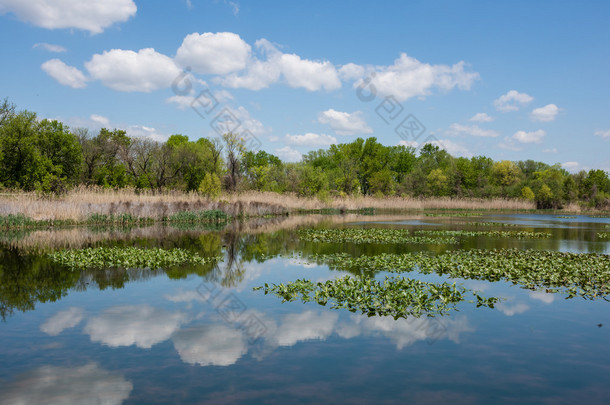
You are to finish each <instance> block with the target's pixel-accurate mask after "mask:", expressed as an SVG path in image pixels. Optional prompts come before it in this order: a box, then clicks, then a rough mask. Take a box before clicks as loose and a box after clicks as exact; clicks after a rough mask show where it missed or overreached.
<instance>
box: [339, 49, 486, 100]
mask: <svg viewBox="0 0 610 405" xmlns="http://www.w3.org/2000/svg"><path fill="white" fill-rule="evenodd" d="M355 71H356V67H354V66H350V68H349V70H348V72H350V73H351V72H355ZM478 78H479V74H478V73H476V72H467V71H466V70H465V63H464V62H458V63H456V64H454V65H451V66H449V65H430V64H427V63H422V62H420V61H419V60H417V59H415V58H413V57H410V56H408V55H407V54H406V53H402V54H401V55H400V57H399V58H398V59H396V60H395V61H394V64H393V65H390V66H378V67H376V68H374V72H372V73H371V82H370V85H372V86H374V87H375V90H376V92H377V93H378V94H380V95H382V96H394V97H395V98H396V99H397V100H398V101H405V100H408V99H410V98H412V97H423V96H427V95H429V94H431V93H432V89H434V88H437V89H440V90H443V91H449V90H452V89H454V88H456V87H457V88H459V89H461V90H469V89H470V87H471V86H472V84H473V83H474V81H475V80H477V79H478ZM360 84H362V80H359V81H357V82H356V83H354V85H355V86H359V85H360Z"/></svg>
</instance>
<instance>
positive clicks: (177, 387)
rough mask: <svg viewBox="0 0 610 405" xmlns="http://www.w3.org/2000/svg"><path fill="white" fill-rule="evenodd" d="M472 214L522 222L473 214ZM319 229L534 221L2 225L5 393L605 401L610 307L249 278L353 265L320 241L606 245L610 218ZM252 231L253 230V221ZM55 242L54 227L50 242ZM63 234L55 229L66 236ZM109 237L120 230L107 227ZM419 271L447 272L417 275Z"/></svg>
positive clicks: (565, 247)
mask: <svg viewBox="0 0 610 405" xmlns="http://www.w3.org/2000/svg"><path fill="white" fill-rule="evenodd" d="M475 221H488V222H504V223H513V224H518V225H519V226H517V227H513V226H511V227H499V226H498V227H495V226H485V227H479V228H477V226H475V225H472V224H469V223H470V222H475ZM335 222H336V221H334V220H333V219H332V218H328V219H325V220H323V221H322V222H321V223H319V224H317V225H315V226H319V227H329V226H342V227H387V228H405V229H411V230H416V229H466V230H475V229H481V230H507V231H510V230H531V231H546V232H551V233H552V234H553V238H551V239H535V240H528V239H525V240H517V239H505V238H465V239H463V241H462V243H461V244H460V245H451V246H434V245H413V246H401V245H374V244H365V245H355V244H328V243H309V242H303V241H300V240H299V239H298V236H297V235H296V233H295V230H294V229H283V230H282V229H278V228H276V229H275V230H274V229H272V228H269V231H268V232H266V231H264V229H265V228H264V227H263V228H260V229H259V230H254V231H253V230H251V229H250V230H247V231H246V232H240V231H239V230H235V229H231V230H221V231H214V230H207V229H202V228H199V229H197V228H195V229H186V230H175V229H166V228H159V229H156V230H154V231H150V232H149V231H147V230H141V229H140V230H133V231H123V232H116V231H108V230H104V229H98V230H78V231H74V230H71V231H64V232H63V233H62V232H58V233H55V234H54V233H50V232H47V233H46V234H43V233H40V234H36V233H30V234H27V233H23V234H18V235H4V236H3V239H2V240H3V247H2V248H1V250H0V257H1V261H0V310H1V315H2V317H3V318H4V321H3V322H2V323H0V364H2V367H0V403H2V404H4V403H7V404H11V403H32V404H43V403H60V404H70V403H74V404H83V403H107V404H119V403H126V404H133V403H143V404H148V403H218V404H225V403H227V404H228V403H244V404H247V403H281V404H285V403H348V404H349V403H354V404H362V403H444V402H450V403H458V404H459V403H482V404H483V403H485V404H487V403H575V402H577V403H610V384H609V382H610V350H609V349H608V347H609V344H610V303H609V302H607V301H604V300H597V301H586V300H584V299H581V298H575V299H570V300H567V299H565V296H564V295H561V294H548V293H545V292H540V291H530V290H526V289H521V288H520V287H519V286H513V285H511V284H508V283H489V282H483V281H474V280H457V281H458V282H461V283H463V284H464V285H465V286H467V287H469V288H472V289H475V290H480V291H483V292H484V294H485V295H487V296H500V297H504V298H505V301H503V302H502V303H501V304H499V305H497V306H496V308H495V309H489V308H476V307H475V306H474V305H472V304H468V303H464V304H460V306H459V309H460V311H459V312H453V313H451V314H450V315H449V316H444V317H436V318H427V317H423V318H410V319H401V320H397V321H395V320H393V319H392V318H382V317H371V318H369V317H366V316H361V315H356V314H352V313H350V312H347V311H342V310H332V309H329V308H326V307H322V306H319V305H317V304H315V303H307V304H303V303H297V302H295V303H284V304H282V303H281V301H280V300H279V299H278V298H277V297H275V296H270V295H267V296H265V295H263V294H262V293H261V292H259V291H253V290H252V287H255V286H259V285H262V284H264V283H279V282H289V281H293V280H296V279H298V278H308V279H312V280H326V279H331V278H335V277H339V276H342V275H344V274H345V273H342V272H338V271H332V270H329V269H328V267H326V266H324V265H318V264H312V263H311V262H310V261H309V260H308V259H307V258H308V256H309V255H311V254H312V253H332V252H348V253H350V254H352V255H361V254H366V255H373V254H379V253H382V252H394V253H400V252H408V251H417V250H433V251H442V250H445V249H471V248H480V249H492V248H513V247H515V248H522V249H545V250H558V251H571V252H592V253H602V254H609V253H610V241H609V240H608V239H605V240H604V239H600V238H599V237H598V236H597V233H598V232H608V231H609V228H608V227H607V225H608V224H610V219H607V218H605V219H604V218H589V217H586V216H578V217H577V218H575V219H573V218H557V217H556V216H553V215H486V216H483V217H469V218H444V217H419V218H404V219H400V218H395V219H383V218H379V219H378V218H376V217H368V218H365V217H362V218H354V219H353V220H351V219H350V220H344V221H339V223H335ZM261 229H262V230H261ZM50 238H55V239H53V240H51V239H50ZM62 238H63V239H62ZM109 238H111V239H113V240H108V239H109ZM44 240H47V241H50V242H49V243H50V244H51V245H53V246H54V248H56V247H57V246H59V245H65V246H73V247H74V246H77V245H78V246H91V245H104V244H115V245H121V246H143V247H151V246H162V247H166V248H171V247H182V248H186V249H189V250H192V251H197V252H199V253H200V254H205V255H212V254H221V255H223V256H224V261H222V262H220V263H219V264H218V265H217V266H211V265H210V266H207V267H184V268H177V269H171V270H169V271H167V272H166V271H163V270H159V271H149V270H142V269H139V270H138V269H129V270H116V269H114V270H113V269H107V270H105V271H85V272H71V271H69V270H66V269H63V268H61V267H59V266H55V265H53V264H52V263H50V262H49V261H48V260H47V259H46V257H45V255H44V254H41V253H36V252H37V251H38V250H39V249H41V241H44ZM409 276H410V277H417V278H421V279H422V280H426V281H429V280H433V281H441V280H443V279H442V278H441V277H439V276H434V275H426V276H423V275H418V274H417V273H410V274H409Z"/></svg>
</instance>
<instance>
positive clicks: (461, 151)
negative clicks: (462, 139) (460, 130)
mask: <svg viewBox="0 0 610 405" xmlns="http://www.w3.org/2000/svg"><path fill="white" fill-rule="evenodd" d="M426 143H430V144H432V145H436V146H438V147H439V148H441V149H445V150H446V151H447V152H449V154H451V155H453V156H463V157H467V158H470V157H472V156H473V154H472V152H470V150H468V148H467V147H465V146H464V145H460V144H459V143H457V142H453V141H450V140H449V139H439V140H436V141H431V142H426Z"/></svg>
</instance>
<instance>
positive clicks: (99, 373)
mask: <svg viewBox="0 0 610 405" xmlns="http://www.w3.org/2000/svg"><path fill="white" fill-rule="evenodd" d="M132 389H133V384H132V383H131V382H129V381H127V380H125V378H123V376H122V375H121V374H119V373H115V372H110V371H107V370H104V369H102V368H100V367H99V366H98V365H97V364H95V363H89V364H86V365H84V366H81V367H54V366H42V367H38V368H35V369H33V370H31V371H29V372H27V373H24V374H21V375H18V376H17V377H16V378H15V379H14V380H13V381H11V382H10V383H9V384H8V385H7V386H5V387H4V388H3V389H0V402H1V403H2V404H15V405H16V404H57V405H68V404H75V405H76V404H78V405H81V404H107V405H112V404H120V403H122V402H123V401H124V400H125V399H127V398H128V397H129V393H130V392H131V390H132Z"/></svg>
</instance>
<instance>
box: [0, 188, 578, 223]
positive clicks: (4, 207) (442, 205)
mask: <svg viewBox="0 0 610 405" xmlns="http://www.w3.org/2000/svg"><path fill="white" fill-rule="evenodd" d="M326 208H332V209H338V210H357V209H362V208H375V209H378V210H392V211H409V210H533V209H535V205H534V203H533V202H530V201H525V200H514V199H512V200H510V199H454V198H408V197H405V198H403V197H383V198H378V197H371V196H357V197H334V198H330V199H328V200H325V201H321V200H319V199H317V198H303V197H298V196H296V195H293V194H277V193H271V192H246V193H239V194H225V195H223V196H221V197H220V198H219V199H217V200H211V199H208V198H205V197H202V196H201V195H199V194H197V193H183V192H178V191H167V192H151V191H142V192H136V190H134V189H121V190H109V189H103V188H85V187H80V188H76V189H74V190H72V191H71V192H69V193H68V194H66V195H65V196H62V197H57V198H41V197H40V196H38V195H37V194H35V193H13V194H4V195H0V215H7V214H23V215H25V216H27V217H29V218H32V219H35V220H73V221H76V222H81V221H85V220H86V219H87V218H88V217H89V216H90V215H91V214H105V215H119V214H131V215H133V216H134V217H138V218H153V219H157V220H159V219H161V218H163V217H168V216H171V215H173V214H175V213H177V212H181V211H202V210H213V209H219V210H222V211H225V212H226V213H227V214H230V215H233V216H237V215H240V214H241V215H248V216H262V215H281V214H287V213H290V212H296V211H304V210H305V211H306V210H316V209H326ZM569 209H570V211H579V207H578V206H577V205H573V206H570V207H569Z"/></svg>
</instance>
